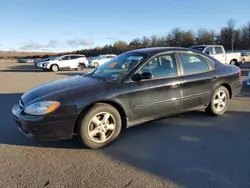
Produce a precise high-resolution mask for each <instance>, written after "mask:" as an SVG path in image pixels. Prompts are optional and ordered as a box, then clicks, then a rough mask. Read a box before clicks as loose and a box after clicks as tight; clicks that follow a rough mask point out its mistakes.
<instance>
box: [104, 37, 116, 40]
mask: <svg viewBox="0 0 250 188" xmlns="http://www.w3.org/2000/svg"><path fill="white" fill-rule="evenodd" d="M106 39H107V40H116V39H117V37H106Z"/></svg>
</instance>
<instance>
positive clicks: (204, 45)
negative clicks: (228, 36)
mask: <svg viewBox="0 0 250 188" xmlns="http://www.w3.org/2000/svg"><path fill="white" fill-rule="evenodd" d="M207 46H219V47H222V45H218V44H202V45H195V46H191V47H190V48H193V47H207Z"/></svg>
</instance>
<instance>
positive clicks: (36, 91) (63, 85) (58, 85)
mask: <svg viewBox="0 0 250 188" xmlns="http://www.w3.org/2000/svg"><path fill="white" fill-rule="evenodd" d="M103 84H105V81H104V80H102V79H98V78H94V77H88V76H80V75H77V76H72V77H68V78H64V79H60V80H57V81H53V82H48V83H46V84H43V85H40V86H38V87H35V88H33V89H31V90H30V91H28V92H27V93H25V94H23V95H22V97H21V99H22V102H23V104H24V106H26V105H28V104H30V103H31V102H32V101H35V100H39V99H41V98H43V97H46V96H50V95H53V94H55V95H60V93H62V92H64V91H69V90H74V89H79V88H81V89H83V90H86V89H88V88H91V87H97V86H100V85H103Z"/></svg>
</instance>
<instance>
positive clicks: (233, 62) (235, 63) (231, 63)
mask: <svg viewBox="0 0 250 188" xmlns="http://www.w3.org/2000/svg"><path fill="white" fill-rule="evenodd" d="M230 65H236V66H238V62H237V61H235V60H231V61H230Z"/></svg>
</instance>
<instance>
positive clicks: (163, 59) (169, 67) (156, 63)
mask: <svg viewBox="0 0 250 188" xmlns="http://www.w3.org/2000/svg"><path fill="white" fill-rule="evenodd" d="M143 72H150V73H151V74H152V75H153V78H164V77H171V76H176V75H177V74H178V73H177V66H176V61H175V57H174V54H165V55H161V56H158V57H156V58H154V59H153V60H151V61H149V62H148V63H146V64H145V65H144V66H143V67H142V68H141V69H140V71H139V73H143Z"/></svg>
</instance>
